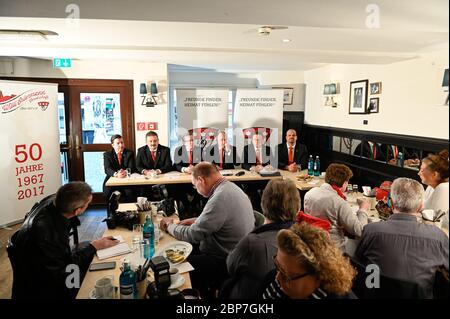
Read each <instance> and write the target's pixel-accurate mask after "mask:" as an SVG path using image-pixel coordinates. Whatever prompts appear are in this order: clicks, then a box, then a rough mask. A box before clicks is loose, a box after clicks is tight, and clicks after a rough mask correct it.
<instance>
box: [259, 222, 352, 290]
mask: <svg viewBox="0 0 450 319" xmlns="http://www.w3.org/2000/svg"><path fill="white" fill-rule="evenodd" d="M277 241H278V252H277V254H276V255H275V256H274V257H273V261H274V264H275V267H276V271H272V272H270V273H269V274H268V275H267V277H266V282H267V285H266V286H265V287H266V289H265V290H264V292H263V298H264V299H286V298H289V299H353V298H356V296H355V295H354V294H353V292H352V291H351V287H352V281H353V278H354V277H355V275H356V270H355V269H354V268H353V267H352V266H351V264H350V261H349V260H348V258H346V257H344V256H343V254H342V252H341V251H340V250H339V248H337V247H336V246H335V245H334V244H333V243H332V242H331V240H330V239H329V237H328V235H327V233H326V232H325V231H323V230H322V229H320V228H319V227H316V226H313V225H310V224H307V223H305V222H302V223H300V224H295V225H294V226H292V227H291V228H290V229H283V230H280V231H279V233H278V237H277Z"/></svg>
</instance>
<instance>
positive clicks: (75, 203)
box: [8, 182, 119, 299]
mask: <svg viewBox="0 0 450 319" xmlns="http://www.w3.org/2000/svg"><path fill="white" fill-rule="evenodd" d="M91 201H92V190H91V188H90V186H89V185H88V184H86V183H84V182H71V183H68V184H66V185H64V186H62V187H61V188H59V190H58V192H57V193H56V194H53V195H50V196H48V197H46V198H44V199H43V200H41V201H40V202H39V203H37V204H35V205H34V206H33V208H32V209H31V211H30V212H29V213H28V214H27V215H26V217H25V220H24V222H23V224H22V226H21V228H20V229H19V230H18V231H17V232H16V233H15V234H14V235H13V237H12V238H11V242H12V252H10V251H8V252H9V253H10V260H11V264H12V266H13V274H14V278H13V287H12V298H13V299H73V298H75V296H76V295H77V293H78V288H77V286H78V284H81V282H82V280H83V278H84V275H85V273H86V271H87V269H88V267H89V264H90V263H91V261H92V258H93V257H94V254H95V252H96V250H99V249H104V248H108V247H112V246H115V245H117V244H118V243H119V242H118V241H117V240H115V239H113V238H112V237H104V238H101V239H98V240H94V241H92V242H90V243H86V245H83V243H80V245H79V246H78V248H77V249H75V250H71V248H70V245H69V224H70V219H71V218H73V217H76V216H79V215H81V214H82V213H83V212H84V211H85V210H86V208H87V207H88V206H89V203H90V202H91ZM78 287H79V286H78Z"/></svg>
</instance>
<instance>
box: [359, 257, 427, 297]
mask: <svg viewBox="0 0 450 319" xmlns="http://www.w3.org/2000/svg"><path fill="white" fill-rule="evenodd" d="M350 262H351V264H352V265H353V266H354V267H355V268H356V270H357V271H358V274H357V275H356V277H355V279H354V281H353V287H352V290H353V292H354V293H355V294H356V296H358V298H360V299H423V298H426V292H425V290H424V289H423V288H422V287H421V286H420V285H419V284H418V283H415V282H410V281H406V280H403V279H398V278H392V277H389V276H386V275H384V274H380V286H379V288H369V287H367V285H366V278H367V276H368V275H369V273H366V267H365V266H364V265H363V264H362V263H360V262H359V261H358V260H356V259H355V258H351V257H350Z"/></svg>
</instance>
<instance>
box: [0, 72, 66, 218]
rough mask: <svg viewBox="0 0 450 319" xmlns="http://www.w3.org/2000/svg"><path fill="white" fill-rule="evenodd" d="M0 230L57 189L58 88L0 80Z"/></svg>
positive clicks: (59, 177)
mask: <svg viewBox="0 0 450 319" xmlns="http://www.w3.org/2000/svg"><path fill="white" fill-rule="evenodd" d="M0 149H1V150H2V152H4V153H3V156H2V161H0V185H1V186H0V202H1V203H2V209H1V212H0V225H5V224H9V223H13V222H16V221H19V220H21V219H23V218H24V216H25V214H26V213H27V212H28V211H29V210H30V209H31V207H32V206H33V205H34V203H36V202H37V201H39V200H41V199H42V198H44V197H45V196H48V195H50V194H52V193H55V192H56V191H57V190H58V188H59V187H60V186H61V158H60V152H59V131H58V86H57V85H56V84H47V83H30V82H18V81H1V80H0Z"/></svg>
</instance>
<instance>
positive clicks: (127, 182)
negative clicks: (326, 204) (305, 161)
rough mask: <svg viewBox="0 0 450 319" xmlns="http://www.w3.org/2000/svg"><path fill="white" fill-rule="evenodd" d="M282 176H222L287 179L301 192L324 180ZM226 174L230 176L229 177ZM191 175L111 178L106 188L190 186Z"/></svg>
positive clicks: (248, 179)
mask: <svg viewBox="0 0 450 319" xmlns="http://www.w3.org/2000/svg"><path fill="white" fill-rule="evenodd" d="M241 171H242V172H244V175H241V176H236V175H235V174H236V173H237V172H241ZM279 172H280V173H281V176H261V175H259V174H257V173H252V172H249V171H247V170H243V169H231V170H224V171H222V174H225V178H226V179H227V180H229V181H231V182H258V181H268V180H271V179H276V178H285V179H290V180H292V181H294V183H295V185H296V187H297V188H298V189H299V190H301V191H307V190H310V189H311V188H313V187H317V186H320V185H322V184H323V182H324V179H323V178H320V177H314V178H313V179H312V180H311V181H309V182H305V181H301V180H298V177H299V176H300V175H306V174H307V170H303V171H301V172H297V173H292V172H289V171H284V170H279ZM226 174H230V176H227V175H226ZM190 183H191V175H190V174H186V173H180V172H176V171H173V172H168V173H165V174H161V175H158V176H157V177H153V178H152V177H148V176H144V175H140V174H132V175H131V177H129V178H118V177H110V178H109V179H108V181H107V182H106V186H109V187H115V186H144V185H156V184H190Z"/></svg>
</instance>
